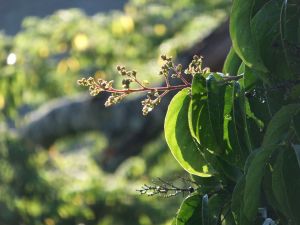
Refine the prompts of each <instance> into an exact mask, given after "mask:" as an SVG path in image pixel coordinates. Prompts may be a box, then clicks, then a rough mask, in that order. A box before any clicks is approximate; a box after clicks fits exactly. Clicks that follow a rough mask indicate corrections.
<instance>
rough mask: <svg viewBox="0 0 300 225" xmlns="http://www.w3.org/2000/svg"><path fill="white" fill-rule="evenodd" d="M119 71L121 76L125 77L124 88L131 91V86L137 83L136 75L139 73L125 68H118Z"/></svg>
mask: <svg viewBox="0 0 300 225" xmlns="http://www.w3.org/2000/svg"><path fill="white" fill-rule="evenodd" d="M117 71H118V73H119V74H120V75H121V76H124V77H126V78H124V79H123V80H122V87H123V88H126V89H129V88H130V84H131V83H133V82H137V79H136V74H137V72H136V71H135V70H127V69H126V67H125V66H119V65H118V66H117Z"/></svg>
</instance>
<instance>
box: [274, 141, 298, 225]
mask: <svg viewBox="0 0 300 225" xmlns="http://www.w3.org/2000/svg"><path fill="white" fill-rule="evenodd" d="M272 187H273V191H274V194H275V197H276V200H277V201H278V203H279V206H280V207H279V209H280V210H281V212H282V213H283V214H284V215H285V216H286V218H287V219H288V220H289V224H292V225H298V224H300V215H299V207H300V193H299V189H300V167H299V164H298V160H297V157H296V155H295V152H294V151H293V150H292V149H290V148H287V147H286V148H284V149H283V150H282V151H281V152H280V154H279V155H278V157H277V160H276V163H275V166H274V172H273V176H272Z"/></svg>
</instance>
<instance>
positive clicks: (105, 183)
mask: <svg viewBox="0 0 300 225" xmlns="http://www.w3.org/2000/svg"><path fill="white" fill-rule="evenodd" d="M229 3H230V1H225V0H165V1H162V0H131V1H128V2H127V3H124V4H125V5H124V7H123V6H122V7H123V9H121V10H111V11H107V12H104V13H96V14H95V15H93V16H88V15H86V14H85V12H84V11H83V10H81V9H74V8H73V9H64V10H59V11H55V12H54V13H53V14H51V15H49V16H47V17H43V18H38V17H26V18H25V19H24V20H23V22H22V29H20V30H19V31H18V32H17V33H16V34H15V35H8V34H6V32H5V31H3V32H1V33H0V110H1V113H0V132H1V134H0V224H3V225H6V224H12V225H13V224H14V225H16V224H28V225H29V224H30V225H40V224H45V225H55V224H64V225H68V224H70V225H71V224H96V225H109V224H114V225H118V224H120V225H123V224H128V225H129V224H130V225H135V224H140V225H148V224H149V225H150V224H169V223H170V221H171V219H172V217H173V216H174V215H175V214H176V210H177V208H178V207H179V205H180V202H181V201H182V197H180V196H178V197H175V198H168V199H163V200H162V199H161V198H159V197H151V198H150V197H145V196H140V195H139V194H138V192H136V191H135V190H136V189H138V188H140V187H141V185H142V184H144V183H149V182H151V179H152V178H156V177H161V178H165V179H167V180H168V179H173V178H175V174H176V176H177V175H184V172H183V171H182V170H181V169H180V168H179V166H178V165H177V163H176V161H175V160H174V159H173V157H172V156H171V154H170V153H169V150H168V149H167V147H166V144H165V141H164V139H163V134H161V135H160V136H159V138H157V139H156V140H153V141H152V142H151V143H150V144H147V145H145V146H144V149H143V151H142V152H141V154H139V155H138V156H135V157H131V158H128V159H127V160H126V161H125V162H123V163H122V165H121V166H120V167H119V168H118V169H117V171H116V172H114V173H113V174H112V173H109V174H108V173H106V172H104V171H103V170H101V166H99V165H98V164H97V163H96V160H95V158H96V157H99V155H101V150H102V149H104V148H105V147H106V144H107V140H106V139H105V137H104V136H103V135H101V132H88V133H84V134H82V135H77V136H76V137H69V138H62V139H60V140H59V141H57V142H56V143H55V144H54V145H52V146H51V147H50V148H49V149H43V148H41V147H38V146H34V145H29V144H27V143H26V140H25V141H24V140H22V139H21V138H20V137H19V136H18V130H19V129H20V128H21V127H22V124H24V123H25V122H26V115H27V114H28V113H30V112H32V111H34V110H36V109H38V108H39V107H40V106H42V105H43V104H45V103H47V102H49V101H50V100H52V99H55V98H60V97H65V96H72V95H76V94H78V93H82V92H87V90H85V89H82V88H80V87H78V86H77V85H76V81H77V80H78V79H79V78H81V77H85V76H86V77H87V76H92V75H95V76H96V77H101V78H105V79H114V80H115V83H118V80H119V77H118V75H117V72H116V70H115V67H116V65H118V64H122V65H126V66H127V67H129V68H132V69H136V70H137V71H138V72H139V76H140V79H141V80H148V81H151V82H154V83H158V82H159V81H160V80H159V79H160V77H159V76H156V74H158V71H159V65H160V60H159V56H160V54H168V55H173V56H174V57H176V55H177V54H178V52H180V51H181V50H183V49H186V48H188V47H190V46H192V44H193V43H194V42H195V41H198V40H199V39H201V38H202V37H205V35H207V34H208V33H209V32H211V31H212V30H213V29H214V28H215V27H217V26H218V24H220V23H221V22H222V21H224V20H225V18H226V16H227V12H228V4H229ZM99 4H101V3H99ZM122 7H121V8H122ZM1 10H5V9H4V8H2V9H1ZM10 18H13V17H10ZM0 29H1V27H0ZM136 113H137V114H138V113H141V112H136Z"/></svg>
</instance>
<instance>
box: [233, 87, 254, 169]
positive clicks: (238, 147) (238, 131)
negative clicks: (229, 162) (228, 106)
mask: <svg viewBox="0 0 300 225" xmlns="http://www.w3.org/2000/svg"><path fill="white" fill-rule="evenodd" d="M232 99H233V107H232V113H231V117H232V121H231V122H230V124H229V137H230V138H229V140H230V143H231V146H232V148H233V150H234V152H235V155H236V157H237V159H236V160H237V161H238V162H240V165H241V166H243V165H244V162H245V160H246V158H247V156H248V154H249V153H250V151H251V148H252V147H251V143H250V139H249V134H248V131H247V125H246V114H245V113H246V112H245V100H244V93H243V90H242V89H241V86H240V84H239V83H238V82H234V83H233V89H232Z"/></svg>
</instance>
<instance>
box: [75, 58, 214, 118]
mask: <svg viewBox="0 0 300 225" xmlns="http://www.w3.org/2000/svg"><path fill="white" fill-rule="evenodd" d="M161 59H162V60H163V61H164V63H163V65H162V67H161V69H160V72H159V74H160V75H161V76H163V77H164V80H165V86H162V87H156V88H153V87H148V86H146V84H144V83H143V82H141V81H140V80H138V78H137V72H136V71H135V70H127V69H126V67H125V66H117V71H118V73H119V74H120V75H121V76H122V77H123V80H122V87H123V89H115V88H114V87H113V81H112V80H111V81H106V80H103V79H95V78H93V77H89V78H82V79H80V80H78V81H77V83H78V84H79V85H81V86H86V87H88V88H89V91H90V94H91V95H92V96H96V95H98V94H99V93H101V92H109V93H111V95H110V96H109V97H108V99H107V101H106V102H105V106H106V107H108V106H111V105H114V104H117V103H119V102H121V101H122V100H123V99H124V98H125V97H126V96H127V95H129V94H131V93H136V92H147V97H146V98H145V99H144V100H143V101H142V106H143V110H142V111H143V115H147V114H148V113H149V112H151V111H152V110H153V109H154V107H155V106H157V105H158V104H159V103H160V102H161V99H162V98H163V97H164V96H165V95H166V94H168V93H169V92H170V91H173V90H181V89H183V88H189V87H191V83H190V82H189V81H188V80H187V79H186V78H185V77H187V76H194V75H195V74H197V73H202V74H203V75H204V74H205V73H209V68H204V69H202V57H200V56H197V55H195V56H194V57H193V60H192V61H191V63H190V64H189V66H188V68H187V69H186V70H184V71H183V68H182V65H181V64H177V65H176V64H174V62H173V60H172V57H167V56H165V55H162V56H161ZM169 75H170V76H169ZM171 79H179V80H181V83H182V84H178V85H172V84H171V82H170V81H171ZM189 80H191V79H189ZM133 83H135V84H136V85H138V88H131V87H130V86H131V84H133Z"/></svg>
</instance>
